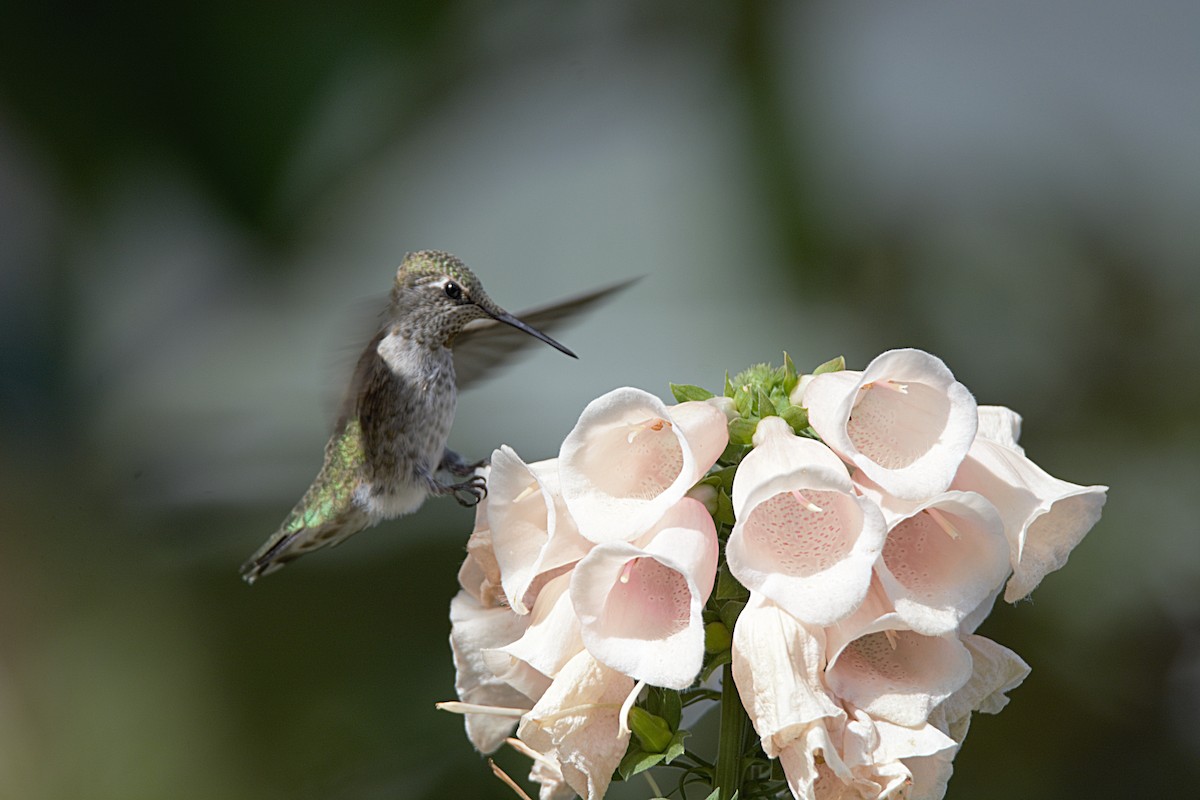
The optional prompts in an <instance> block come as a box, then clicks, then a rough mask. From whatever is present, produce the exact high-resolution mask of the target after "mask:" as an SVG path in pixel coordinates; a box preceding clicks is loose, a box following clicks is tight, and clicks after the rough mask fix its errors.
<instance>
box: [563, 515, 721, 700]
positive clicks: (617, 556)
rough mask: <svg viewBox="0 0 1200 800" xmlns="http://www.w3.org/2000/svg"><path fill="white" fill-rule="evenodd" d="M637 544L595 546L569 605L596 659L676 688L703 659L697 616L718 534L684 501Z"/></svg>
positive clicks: (708, 587) (574, 580) (576, 577)
mask: <svg viewBox="0 0 1200 800" xmlns="http://www.w3.org/2000/svg"><path fill="white" fill-rule="evenodd" d="M641 541H642V542H643V544H644V546H643V547H638V546H637V545H634V544H630V543H628V542H609V543H607V544H602V545H597V546H596V547H594V548H593V549H592V551H591V552H590V553H588V555H587V556H585V557H584V558H583V560H582V561H580V562H579V564H578V565H577V566H576V567H575V570H574V572H573V573H572V575H571V600H572V601H573V603H574V604H575V610H576V613H577V614H578V615H579V621H580V624H581V626H582V634H583V641H584V644H585V645H586V647H587V649H588V650H589V651H590V652H591V653H592V654H593V655H594V656H595V657H596V658H597V659H598V660H600V661H601V662H603V663H604V664H607V665H608V666H610V667H612V668H613V669H616V670H618V671H620V672H622V673H624V674H626V675H629V676H631V677H633V678H635V679H637V680H640V681H645V682H646V683H649V684H651V685H654V686H664V687H667V688H672V689H682V688H685V687H686V686H688V685H689V684H691V682H692V680H693V679H695V677H696V673H697V672H699V671H700V667H701V663H702V661H703V658H704V624H703V620H702V618H701V611H702V610H703V607H704V603H705V601H706V600H707V599H708V595H709V593H711V591H712V585H713V580H714V577H715V573H716V565H717V534H716V529H715V526H714V525H713V521H712V517H710V516H709V514H708V512H707V511H706V510H705V509H704V506H703V505H702V504H701V503H700V502H699V501H697V500H692V499H690V498H684V499H682V500H680V501H679V502H678V503H676V504H675V505H674V506H673V507H671V509H669V510H668V511H667V513H666V515H665V516H664V517H663V518H662V520H660V522H659V525H658V526H657V527H656V528H655V529H654V530H652V531H651V532H650V534H648V535H647V536H646V537H645V538H644V539H643V540H641Z"/></svg>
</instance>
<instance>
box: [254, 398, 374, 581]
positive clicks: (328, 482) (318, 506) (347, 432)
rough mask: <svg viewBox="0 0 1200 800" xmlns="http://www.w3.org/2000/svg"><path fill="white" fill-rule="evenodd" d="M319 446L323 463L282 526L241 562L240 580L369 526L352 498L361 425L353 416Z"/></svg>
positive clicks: (268, 571) (360, 454)
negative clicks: (323, 450) (323, 454)
mask: <svg viewBox="0 0 1200 800" xmlns="http://www.w3.org/2000/svg"><path fill="white" fill-rule="evenodd" d="M338 427H339V430H338V432H337V433H335V434H334V435H333V436H332V437H331V438H330V440H329V444H327V445H326V446H325V464H324V466H322V467H321V472H320V473H319V474H318V475H317V478H316V480H314V481H313V483H312V486H310V487H309V488H308V491H307V492H305V493H304V497H303V498H301V500H300V502H299V503H297V504H296V507H295V508H293V509H292V512H291V513H290V514H288V516H287V518H286V519H285V520H284V521H283V524H282V525H280V526H279V530H277V531H276V532H275V533H274V534H272V535H271V537H270V538H269V539H267V541H266V542H265V543H264V544H263V546H262V547H260V548H259V549H258V551H257V552H256V553H255V554H254V555H253V556H251V557H250V559H249V560H248V561H247V562H246V563H245V564H243V565H242V578H244V579H245V581H246V583H254V581H256V580H257V579H258V578H260V577H262V576H263V575H269V574H271V573H272V572H274V571H275V570H277V569H279V568H281V567H282V566H283V565H284V564H286V563H288V562H289V561H293V560H295V559H297V558H299V557H300V556H302V555H304V554H305V553H311V552H312V551H313V550H319V549H321V548H322V547H328V546H330V545H335V544H338V543H340V542H342V541H344V540H345V539H347V538H348V537H350V536H352V535H353V534H355V533H358V532H359V531H361V530H362V529H363V528H366V527H367V526H368V525H370V519H369V517H368V516H367V514H366V512H365V511H364V510H363V509H362V508H361V507H360V506H358V505H357V504H356V503H355V502H354V492H355V490H356V489H357V488H358V484H359V478H360V475H359V465H360V464H362V462H363V458H364V456H363V436H362V427H361V426H360V425H359V424H358V420H357V419H350V420H346V421H343V422H341V423H339V426H338Z"/></svg>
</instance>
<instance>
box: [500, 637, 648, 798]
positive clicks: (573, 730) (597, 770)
mask: <svg viewBox="0 0 1200 800" xmlns="http://www.w3.org/2000/svg"><path fill="white" fill-rule="evenodd" d="M633 688H634V682H633V679H632V678H629V677H627V676H625V675H622V674H620V673H619V672H616V671H615V670H612V669H609V668H608V667H606V666H604V665H603V664H601V663H600V662H598V661H596V659H594V658H593V657H592V656H591V654H590V653H588V652H587V651H586V650H585V651H583V652H581V653H579V654H578V655H576V656H575V657H574V658H572V659H571V660H570V661H569V662H567V664H566V666H564V667H563V669H562V671H560V672H559V674H558V677H557V678H555V679H554V683H552V684H551V685H550V688H549V689H547V690H546V693H545V694H543V695H542V697H541V699H540V700H538V702H537V704H536V705H535V706H534V707H533V708H532V709H530V711H529V712H528V713H526V714H525V716H524V717H522V718H521V724H520V726H519V727H518V729H517V735H518V736H519V737H520V738H521V740H522V741H524V742H525V743H526V744H528V745H529V746H530V747H532V748H533V749H534V750H537V751H538V752H540V753H545V754H547V755H550V756H553V758H554V759H555V760H556V761H557V762H558V764H559V768H560V770H561V772H562V776H563V778H564V779H565V780H566V782H567V783H568V784H569V785H570V786H571V788H572V789H574V790H575V792H576V793H577V794H579V796H580V797H582V798H583V799H584V800H600V798H603V797H604V793H605V792H606V791H607V790H608V784H609V781H610V780H611V779H612V774H613V771H614V770H615V769H616V768H617V764H619V763H620V761H621V757H622V756H624V755H625V748H626V746H627V745H628V744H629V733H628V732H625V733H622V732H621V730H620V719H619V718H620V711H621V706H622V704H623V703H624V701H625V699H626V698H627V697H628V696H629V693H630V692H631V691H633Z"/></svg>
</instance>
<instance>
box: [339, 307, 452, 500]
mask: <svg viewBox="0 0 1200 800" xmlns="http://www.w3.org/2000/svg"><path fill="white" fill-rule="evenodd" d="M376 352H377V354H378V358H376V359H375V363H374V364H373V366H372V368H371V370H370V371H369V374H368V375H367V376H366V381H365V384H364V386H363V389H362V392H361V394H360V395H359V400H358V409H357V410H358V418H359V423H360V424H361V425H362V430H363V446H364V450H365V456H366V463H365V464H364V476H363V477H364V479H365V481H364V489H366V493H367V495H368V496H367V497H366V498H363V499H364V500H365V501H366V502H365V505H366V507H367V510H368V513H370V514H371V515H372V516H374V517H379V518H386V517H394V516H397V515H399V514H405V513H409V512H411V511H414V510H416V508H417V507H418V506H420V505H421V503H422V502H423V501H424V499H425V496H426V494H427V493H428V490H427V487H426V483H425V476H426V475H432V474H433V473H434V472H435V471H436V470H437V467H438V464H440V463H441V460H442V455H443V453H444V452H445V448H446V442H447V440H448V439H449V437H450V425H451V423H452V422H453V421H454V408H455V403H456V399H457V398H456V395H457V392H456V389H455V375H454V358H453V355H452V354H451V352H450V350H449V349H448V348H446V347H444V346H441V345H434V346H430V345H428V344H425V343H418V342H416V341H413V340H412V339H410V338H408V337H406V336H404V335H403V334H402V333H401V332H400V331H399V330H393V331H392V332H390V333H388V335H386V336H384V337H383V338H382V339H380V341H379V345H378V347H377V348H376Z"/></svg>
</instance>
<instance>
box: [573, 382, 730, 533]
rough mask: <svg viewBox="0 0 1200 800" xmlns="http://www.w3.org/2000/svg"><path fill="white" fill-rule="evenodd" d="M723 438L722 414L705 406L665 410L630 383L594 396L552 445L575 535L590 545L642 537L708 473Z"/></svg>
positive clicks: (706, 404)
mask: <svg viewBox="0 0 1200 800" xmlns="http://www.w3.org/2000/svg"><path fill="white" fill-rule="evenodd" d="M727 438H728V427H727V424H726V420H725V415H724V414H722V413H721V411H720V410H718V409H717V408H716V407H714V406H712V405H710V404H708V403H682V404H680V405H678V406H675V407H674V408H671V409H669V408H667V406H666V405H664V404H663V402H662V401H661V400H659V399H658V398H657V397H655V396H654V395H652V394H650V393H649V392H644V391H642V390H640V389H633V388H629V387H626V388H623V389H616V390H614V391H611V392H609V393H608V394H606V395H603V396H601V397H598V398H597V399H595V400H593V401H592V402H591V403H589V404H588V405H587V407H586V408H585V409H584V410H583V413H582V414H581V415H580V417H579V422H577V423H576V425H575V427H574V428H573V429H572V430H571V432H570V433H569V434H568V435H567V438H566V439H565V440H564V441H563V443H562V447H561V449H560V450H559V475H560V478H561V481H562V496H563V499H564V501H565V503H566V506H567V508H568V510H569V511H570V513H571V516H572V517H573V518H574V519H575V522H576V524H577V525H578V527H579V532H580V533H581V534H582V535H583V536H584V537H586V538H587V539H589V540H591V541H593V542H596V543H603V542H612V541H631V540H633V539H636V538H637V537H638V536H641V535H642V534H643V533H645V532H646V531H647V530H649V529H650V528H651V527H653V526H654V524H655V523H656V522H657V521H658V520H659V519H660V518H661V517H662V515H663V514H664V513H665V512H666V510H667V509H668V508H670V507H671V506H673V505H674V504H675V503H676V502H677V501H678V500H679V499H680V498H681V497H683V496H684V495H685V494H686V493H687V491H688V489H690V488H691V487H692V485H693V484H694V483H696V481H698V480H699V479H700V478H701V477H702V476H703V475H704V473H705V472H707V471H708V468H709V467H711V466H712V465H713V463H714V462H715V461H716V459H717V457H718V456H720V454H721V451H722V450H723V449H724V447H725V442H726V441H727ZM718 444H719V447H718Z"/></svg>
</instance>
